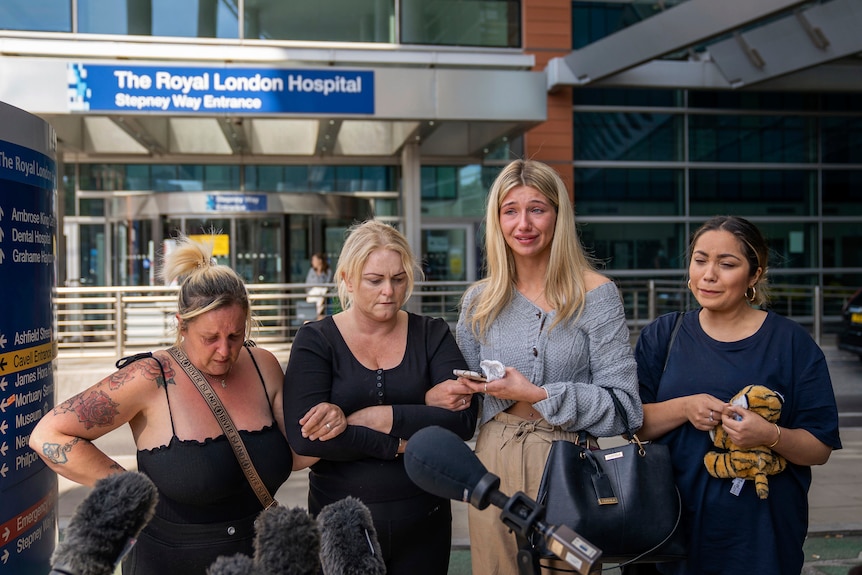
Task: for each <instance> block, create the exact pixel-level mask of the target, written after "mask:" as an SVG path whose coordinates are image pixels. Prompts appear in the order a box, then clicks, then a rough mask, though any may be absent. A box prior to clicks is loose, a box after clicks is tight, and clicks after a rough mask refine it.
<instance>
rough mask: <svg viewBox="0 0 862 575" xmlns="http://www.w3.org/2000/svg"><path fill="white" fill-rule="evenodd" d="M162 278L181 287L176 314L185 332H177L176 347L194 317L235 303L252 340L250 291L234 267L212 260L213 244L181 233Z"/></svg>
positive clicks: (248, 336)
mask: <svg viewBox="0 0 862 575" xmlns="http://www.w3.org/2000/svg"><path fill="white" fill-rule="evenodd" d="M162 277H163V278H164V279H165V280H167V281H168V282H173V281H174V280H176V281H177V282H178V283H179V285H180V291H179V294H178V295H177V314H178V315H179V318H180V319H181V320H182V325H183V329H181V330H178V331H177V339H176V344H177V345H180V344H181V343H182V339H183V331H184V328H185V327H186V326H187V325H188V324H189V323H191V322H192V321H194V320H195V318H197V317H198V316H200V315H203V314H205V313H207V312H209V311H213V310H216V309H221V308H223V307H226V306H229V305H234V304H236V305H239V306H240V307H241V308H242V309H243V310H244V311H245V315H246V320H245V339H246V340H248V339H249V338H250V337H251V330H252V327H253V320H252V315H251V302H250V300H249V297H248V289H247V288H246V287H245V282H244V281H243V279H242V278H241V277H240V276H239V274H237V273H236V272H235V271H234V270H233V268H230V267H228V266H225V265H220V264H218V263H216V262H215V260H213V243H210V242H199V241H195V240H193V239H191V238H189V237H188V236H186V235H183V234H180V235H179V237H178V238H177V246H176V247H175V248H174V249H173V250H172V251H171V252H170V253H169V254H167V255H166V256H165V258H164V265H163V268H162Z"/></svg>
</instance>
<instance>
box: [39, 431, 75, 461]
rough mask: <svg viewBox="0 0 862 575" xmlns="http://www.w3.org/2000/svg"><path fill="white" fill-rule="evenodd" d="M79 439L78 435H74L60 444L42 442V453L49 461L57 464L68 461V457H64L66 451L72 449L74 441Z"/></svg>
mask: <svg viewBox="0 0 862 575" xmlns="http://www.w3.org/2000/svg"><path fill="white" fill-rule="evenodd" d="M79 441H81V438H80V437H75V438H73V439H72V440H71V441H69V442H67V443H64V444H63V445H60V444H59V443H43V444H42V454H43V455H44V456H45V457H46V458H47V459H48V461H50V462H51V463H56V464H57V465H63V464H65V463H68V461H69V458H68V457H66V453H68V452H69V451H71V450H72V448H73V447H74V446H75V444H76V443H78V442H79Z"/></svg>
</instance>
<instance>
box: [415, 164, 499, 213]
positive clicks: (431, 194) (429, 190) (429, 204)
mask: <svg viewBox="0 0 862 575" xmlns="http://www.w3.org/2000/svg"><path fill="white" fill-rule="evenodd" d="M421 178H422V215H423V216H431V217H470V218H482V217H483V216H484V214H485V197H486V194H487V191H488V186H487V185H485V182H484V181H483V169H482V166H479V165H477V164H472V165H469V166H423V167H422V172H421Z"/></svg>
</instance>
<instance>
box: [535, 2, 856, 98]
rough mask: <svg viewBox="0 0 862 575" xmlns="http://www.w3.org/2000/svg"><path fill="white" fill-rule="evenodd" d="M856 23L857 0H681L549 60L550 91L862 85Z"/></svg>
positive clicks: (835, 88)
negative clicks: (816, 0)
mask: <svg viewBox="0 0 862 575" xmlns="http://www.w3.org/2000/svg"><path fill="white" fill-rule="evenodd" d="M669 3H670V2H668V3H661V2H660V3H659V4H658V5H659V6H666V4H669ZM859 30H862V3H860V2H859V1H858V0H831V1H826V2H819V3H812V2H804V1H800V0H757V1H752V0H722V1H721V2H716V1H715V0H685V1H682V2H680V3H678V4H676V5H674V6H672V7H669V8H666V9H665V10H663V11H661V12H660V13H658V14H656V15H654V16H651V17H649V18H647V19H645V20H642V21H640V22H638V23H636V24H634V25H632V26H629V27H627V28H625V29H623V30H620V31H619V32H617V33H615V34H612V35H610V36H607V37H605V38H602V39H601V40H598V41H596V42H594V43H592V44H590V45H588V46H585V47H584V48H581V49H580V50H576V51H574V52H572V53H570V54H568V55H567V56H565V57H562V58H554V59H552V60H551V61H550V62H549V63H548V66H547V72H548V89H549V90H553V89H555V88H557V87H559V86H567V85H569V86H571V85H574V86H586V85H590V86H626V87H639V86H640V87H653V88H657V87H665V88H690V89H727V90H733V89H744V88H753V89H757V90H781V91H785V90H786V91H806V90H817V91H824V92H828V91H862V60H860V55H862V34H860V33H859Z"/></svg>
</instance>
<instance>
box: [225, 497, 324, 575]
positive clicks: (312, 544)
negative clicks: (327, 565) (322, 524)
mask: <svg viewBox="0 0 862 575" xmlns="http://www.w3.org/2000/svg"><path fill="white" fill-rule="evenodd" d="M319 555H320V530H319V529H318V527H317V522H316V521H315V520H314V519H313V518H312V517H311V515H309V514H308V511H306V510H305V509H303V508H301V507H294V508H288V507H283V506H281V505H276V506H274V507H270V508H269V509H265V510H264V511H261V513H260V515H259V516H258V518H257V521H256V523H255V538H254V563H255V566H256V568H257V571H258V572H260V573H262V574H263V575H315V574H316V573H318V571H319V570H320V557H319ZM224 575H227V574H224Z"/></svg>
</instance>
